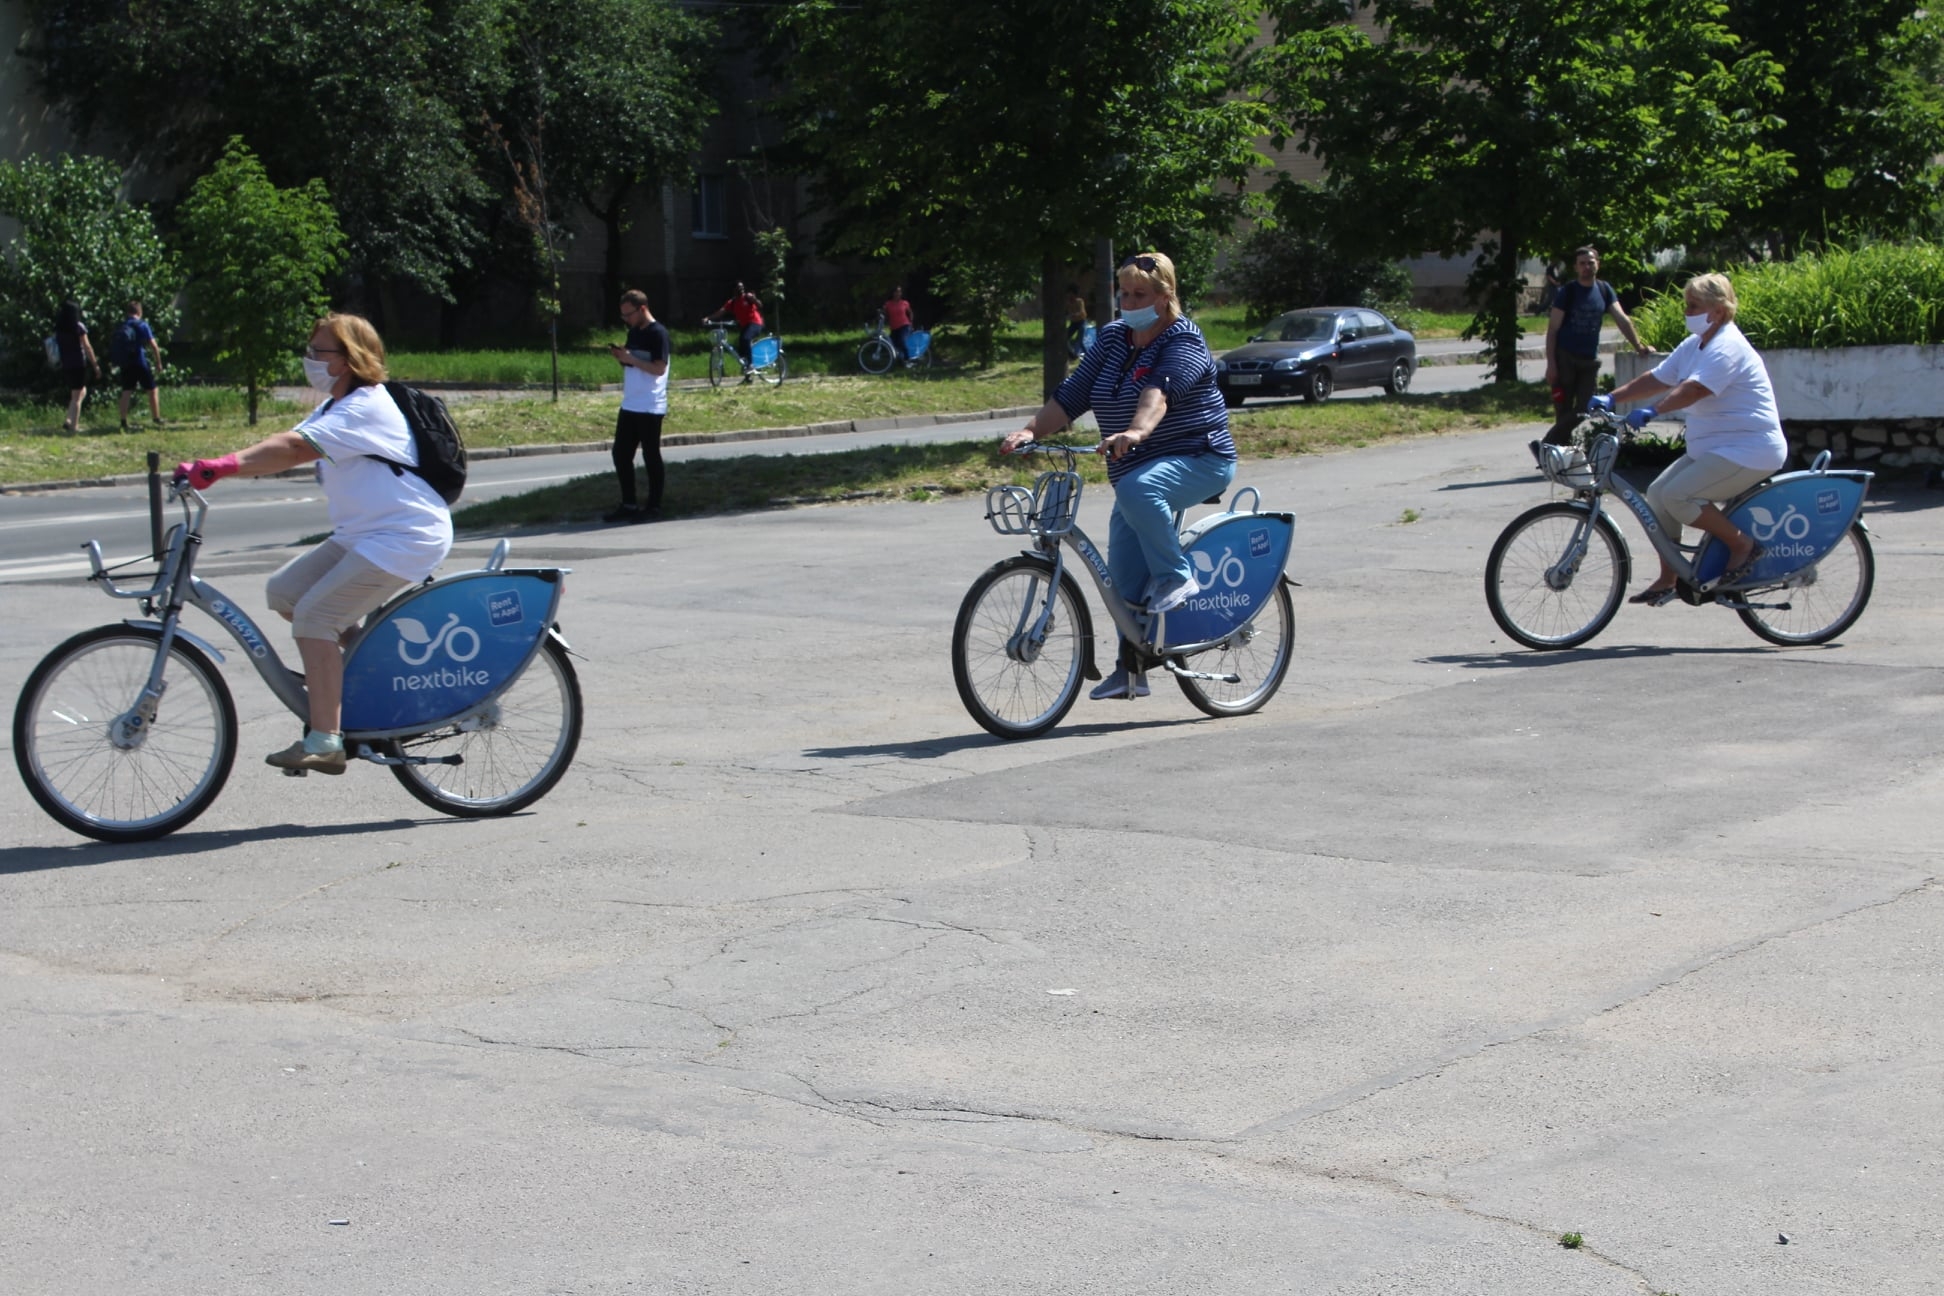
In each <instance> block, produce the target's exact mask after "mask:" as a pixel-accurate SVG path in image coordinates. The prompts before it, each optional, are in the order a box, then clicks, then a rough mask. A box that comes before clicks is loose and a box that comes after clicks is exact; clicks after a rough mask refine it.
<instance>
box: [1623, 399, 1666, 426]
mask: <svg viewBox="0 0 1944 1296" xmlns="http://www.w3.org/2000/svg"><path fill="white" fill-rule="evenodd" d="M1658 417H1660V411H1659V410H1657V409H1655V408H1654V407H1653V406H1652V405H1642V406H1641V407H1640V408H1639V409H1637V410H1634V411H1632V412H1631V413H1629V414H1628V415H1627V426H1628V427H1630V428H1632V429H1633V430H1634V431H1636V432H1638V431H1640V429H1642V428H1644V427H1646V426H1647V425H1648V424H1649V423H1651V422H1653V421H1654V420H1655V419H1656V418H1658Z"/></svg>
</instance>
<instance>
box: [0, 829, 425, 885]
mask: <svg viewBox="0 0 1944 1296" xmlns="http://www.w3.org/2000/svg"><path fill="white" fill-rule="evenodd" d="M462 822H464V821H463V820H459V819H448V818H446V817H445V816H444V815H438V816H434V817H431V818H427V819H368V820H365V821H364V822H362V823H343V824H324V825H313V824H271V825H267V826H265V827H262V828H243V829H238V830H236V831H234V832H179V833H176V834H174V835H173V836H169V837H164V838H162V839H160V840H159V841H148V842H125V843H114V842H97V841H88V842H76V843H75V844H74V845H72V846H9V847H6V848H4V849H0V875H5V874H13V873H38V872H40V871H42V870H44V869H58V868H79V867H81V866H83V865H87V864H105V863H109V862H110V861H115V862H119V861H122V860H130V859H167V858H168V857H169V856H171V855H192V854H196V853H198V852H201V851H207V850H218V849H220V848H222V847H225V846H245V845H249V844H251V843H253V842H277V841H293V840H299V839H302V838H305V837H352V836H356V835H357V834H359V833H366V832H375V831H378V830H381V829H388V828H414V827H421V826H424V825H428V824H435V823H462Z"/></svg>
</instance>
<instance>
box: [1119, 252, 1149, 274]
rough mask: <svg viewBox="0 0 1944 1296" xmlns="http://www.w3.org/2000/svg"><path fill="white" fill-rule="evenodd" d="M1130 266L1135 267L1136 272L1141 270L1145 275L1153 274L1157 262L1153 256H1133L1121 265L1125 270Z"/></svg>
mask: <svg viewBox="0 0 1944 1296" xmlns="http://www.w3.org/2000/svg"><path fill="white" fill-rule="evenodd" d="M1129 266H1133V267H1134V268H1135V269H1136V270H1139V271H1141V272H1142V273H1144V274H1153V273H1154V266H1155V260H1154V258H1153V257H1151V256H1146V255H1142V256H1131V257H1129V258H1127V260H1125V261H1123V262H1121V263H1120V268H1121V269H1123V270H1125V269H1127V267H1129Z"/></svg>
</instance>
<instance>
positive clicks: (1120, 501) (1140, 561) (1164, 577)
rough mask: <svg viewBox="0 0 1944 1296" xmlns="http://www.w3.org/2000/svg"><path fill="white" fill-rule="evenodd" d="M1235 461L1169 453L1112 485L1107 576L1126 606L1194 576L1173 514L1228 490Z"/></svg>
mask: <svg viewBox="0 0 1944 1296" xmlns="http://www.w3.org/2000/svg"><path fill="white" fill-rule="evenodd" d="M1234 480H1235V460H1233V459H1224V458H1222V457H1221V456H1220V455H1213V454H1199V455H1168V456H1165V457H1163V458H1160V459H1156V460H1154V461H1153V462H1151V463H1146V464H1142V465H1141V466H1140V467H1139V468H1136V469H1134V470H1133V471H1132V472H1130V473H1127V474H1126V475H1125V476H1123V477H1122V478H1121V479H1120V480H1119V481H1117V482H1115V483H1114V514H1113V516H1112V517H1111V518H1109V519H1108V520H1107V574H1108V575H1109V576H1112V577H1113V578H1114V592H1115V593H1117V594H1119V595H1120V596H1121V597H1122V598H1124V599H1126V600H1127V601H1128V602H1129V603H1136V604H1138V603H1145V602H1146V601H1147V600H1148V599H1149V598H1150V597H1151V596H1152V595H1155V594H1159V593H1165V592H1166V591H1168V590H1171V589H1174V588H1176V587H1177V586H1180V585H1182V584H1185V583H1186V582H1187V580H1188V578H1189V577H1190V576H1192V575H1194V574H1195V569H1194V566H1193V565H1192V564H1191V563H1189V561H1188V556H1187V555H1186V554H1184V553H1182V552H1181V540H1180V538H1179V537H1178V535H1177V533H1176V532H1175V514H1176V513H1179V512H1180V511H1181V510H1183V509H1185V508H1188V507H1189V506H1191V505H1194V504H1199V503H1201V502H1202V501H1203V500H1205V499H1207V498H1208V497H1209V496H1210V495H1216V494H1219V493H1221V492H1222V491H1225V490H1227V489H1228V485H1229V483H1230V482H1232V481H1234Z"/></svg>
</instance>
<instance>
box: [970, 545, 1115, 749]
mask: <svg viewBox="0 0 1944 1296" xmlns="http://www.w3.org/2000/svg"><path fill="white" fill-rule="evenodd" d="M1052 579H1053V564H1052V563H1050V562H1048V561H1047V560H1045V559H1044V558H1037V557H1028V556H1026V555H1020V556H1018V557H1013V558H1008V559H1006V560H1005V561H1004V562H1001V563H997V564H995V565H994V566H992V567H990V568H988V569H987V570H986V571H985V572H984V573H983V574H982V575H981V576H980V577H979V579H977V580H975V581H973V582H972V588H971V589H969V590H967V591H966V592H965V600H964V602H962V603H960V604H959V611H958V621H957V623H956V624H954V625H953V627H952V679H953V681H954V682H955V683H956V684H957V685H958V695H959V700H960V701H961V702H963V703H965V709H966V710H967V711H969V712H971V713H972V718H973V719H974V720H977V721H978V722H979V726H980V727H981V728H983V729H984V730H985V731H986V732H987V733H991V734H997V735H998V736H999V737H1001V738H1036V737H1038V736H1039V735H1040V734H1043V733H1045V732H1046V731H1047V730H1048V729H1051V728H1052V727H1053V726H1054V725H1056V724H1058V723H1060V721H1061V719H1063V718H1064V717H1065V715H1066V713H1067V712H1068V711H1070V710H1071V709H1072V708H1073V702H1074V699H1075V698H1077V697H1079V696H1080V682H1081V679H1082V677H1083V672H1084V671H1085V669H1086V662H1087V648H1088V645H1090V644H1091V643H1092V642H1093V620H1092V618H1091V617H1090V616H1089V615H1088V613H1087V604H1086V600H1085V599H1083V598H1081V596H1080V587H1079V586H1078V585H1076V584H1075V583H1074V580H1073V576H1072V575H1071V573H1068V572H1064V571H1063V572H1061V573H1060V583H1059V586H1058V587H1057V588H1056V589H1055V590H1054V592H1053V607H1052V610H1051V614H1050V615H1049V617H1048V618H1047V622H1046V626H1045V630H1044V635H1043V636H1042V637H1041V638H1040V639H1039V640H1038V641H1037V642H1035V641H1033V640H1031V639H1030V638H1029V637H1028V636H1029V633H1030V632H1031V630H1032V628H1033V625H1034V623H1035V621H1037V620H1038V618H1039V614H1040V612H1041V610H1042V609H1044V608H1045V607H1046V589H1047V585H1048V583H1049V582H1050V581H1051V580H1052Z"/></svg>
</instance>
